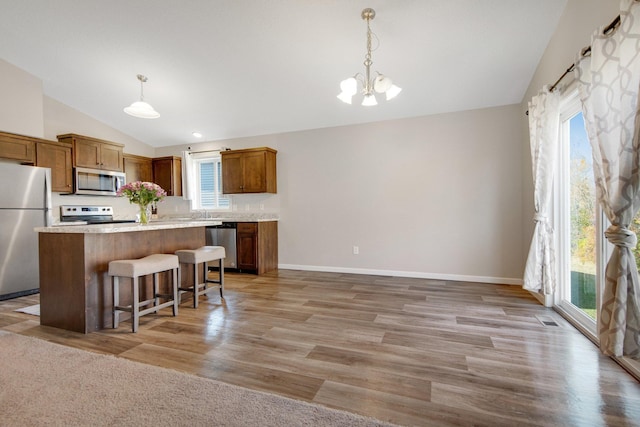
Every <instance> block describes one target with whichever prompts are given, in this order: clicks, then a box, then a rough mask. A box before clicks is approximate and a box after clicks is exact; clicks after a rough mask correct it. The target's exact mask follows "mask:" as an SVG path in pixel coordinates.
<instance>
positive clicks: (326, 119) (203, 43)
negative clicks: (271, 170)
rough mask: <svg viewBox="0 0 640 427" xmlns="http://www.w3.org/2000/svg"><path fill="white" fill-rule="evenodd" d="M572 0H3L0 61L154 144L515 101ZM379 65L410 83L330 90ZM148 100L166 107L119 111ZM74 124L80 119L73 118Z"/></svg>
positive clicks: (0, 4) (64, 100)
mask: <svg viewBox="0 0 640 427" xmlns="http://www.w3.org/2000/svg"><path fill="white" fill-rule="evenodd" d="M565 4H566V0H534V1H532V0H349V1H345V0H182V1H176V0H109V1H105V0H82V1H79V0H55V1H52V0H19V1H18V0H0V58H2V59H4V60H6V61H8V62H10V63H12V64H14V65H16V66H17V67H19V68H21V69H23V70H26V71H28V72H29V73H31V74H33V75H35V76H37V77H39V78H40V79H42V81H43V85H44V92H45V94H46V95H47V96H49V97H51V98H54V99H56V100H58V101H60V102H62V103H64V104H67V105H69V106H71V107H73V108H76V109H78V110H80V111H82V112H84V113H86V114H88V115H90V116H92V117H94V118H96V119H98V120H100V121H102V122H104V123H106V124H108V125H110V126H112V127H114V128H116V129H118V130H120V131H122V132H124V133H126V134H128V135H131V136H132V137H134V138H137V139H139V140H140V141H143V142H145V143H147V144H150V145H152V146H155V147H160V146H167V145H175V144H184V143H192V142H196V141H197V140H196V139H195V138H194V137H193V136H192V135H191V132H193V131H195V130H198V131H200V132H201V133H202V134H203V135H204V137H203V138H202V141H213V140H220V139H227V138H235V137H243V136H254V135H265V134H272V133H279V132H287V131H296V130H304V129H315V128H323V127H331V126H340V125H348V124H355V123H365V122H372V121H379V120H388V119H396V118H403V117H415V116H421V115H429V114H435V113H442V112H451V111H461V110H468V109H475V108H483V107H490V106H498V105H507V104H513V103H519V102H521V101H522V97H523V95H524V93H525V91H526V89H527V86H528V84H529V81H530V80H531V77H532V76H533V73H534V71H535V68H536V66H537V64H538V62H539V60H540V57H541V56H542V53H543V52H544V49H545V48H546V46H547V43H548V42H549V39H550V37H551V35H552V34H553V32H554V30H555V28H556V26H557V24H558V21H559V18H560V15H561V13H562V11H563V9H564V6H565ZM366 7H372V8H374V9H375V10H376V18H375V19H374V20H373V21H372V22H371V27H372V30H373V32H374V33H376V34H377V36H378V38H379V42H380V43H379V47H378V49H377V50H376V51H374V52H373V63H374V64H373V66H372V70H377V71H380V72H381V73H384V74H386V75H387V76H388V77H391V78H392V79H393V80H394V82H395V83H396V84H397V85H399V86H400V87H402V88H403V91H402V93H401V94H400V95H399V96H398V97H397V98H396V99H394V100H392V101H389V102H387V101H384V100H382V97H380V96H379V97H378V98H379V105H378V106H376V107H362V106H361V105H359V100H356V99H354V105H347V104H344V103H342V102H341V101H339V100H338V99H337V98H336V95H337V94H338V92H339V83H340V81H341V80H343V79H345V78H347V77H350V76H352V75H354V74H355V73H357V72H363V71H364V66H363V65H362V62H363V60H364V54H365V47H366V38H365V37H366V24H365V21H363V20H362V19H361V18H360V12H361V11H362V9H364V8H366ZM137 74H144V75H146V76H147V77H148V79H149V81H148V82H147V83H146V84H145V85H144V94H145V100H146V101H147V102H149V103H150V104H151V105H153V106H154V108H155V109H156V110H157V111H158V112H159V113H160V114H161V117H160V118H159V119H155V120H145V119H137V118H133V117H131V116H128V115H126V114H125V113H124V112H123V111H122V109H123V108H124V107H126V106H128V105H129V104H130V103H131V102H133V101H135V100H137V99H138V98H139V95H140V84H139V82H138V80H137V79H136V75H137ZM68 131H69V132H73V129H69V130H68Z"/></svg>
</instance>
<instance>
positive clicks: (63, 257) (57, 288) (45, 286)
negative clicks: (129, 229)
mask: <svg viewBox="0 0 640 427" xmlns="http://www.w3.org/2000/svg"><path fill="white" fill-rule="evenodd" d="M38 242H39V249H38V251H39V263H40V324H41V325H45V326H53V327H56V328H61V329H66V330H69V331H75V332H82V333H86V332H87V330H86V319H85V277H86V276H85V270H84V265H85V262H84V235H83V234H75V233H74V234H71V233H69V234H66V233H60V234H58V233H39V236H38Z"/></svg>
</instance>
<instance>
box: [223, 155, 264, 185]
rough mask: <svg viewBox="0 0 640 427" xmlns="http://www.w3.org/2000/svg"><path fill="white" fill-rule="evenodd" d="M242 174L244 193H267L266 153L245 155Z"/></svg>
mask: <svg viewBox="0 0 640 427" xmlns="http://www.w3.org/2000/svg"><path fill="white" fill-rule="evenodd" d="M223 170H224V168H223ZM242 172H243V182H242V192H243V193H265V192H266V191H267V184H266V183H267V170H266V153H265V152H257V153H244V154H243V156H242Z"/></svg>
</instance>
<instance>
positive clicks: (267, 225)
mask: <svg viewBox="0 0 640 427" xmlns="http://www.w3.org/2000/svg"><path fill="white" fill-rule="evenodd" d="M236 243H237V250H238V269H239V270H247V271H253V272H256V273H258V274H263V273H266V272H268V271H271V270H276V269H277V268H278V222H277V221H265V222H239V223H238V229H237V235H236Z"/></svg>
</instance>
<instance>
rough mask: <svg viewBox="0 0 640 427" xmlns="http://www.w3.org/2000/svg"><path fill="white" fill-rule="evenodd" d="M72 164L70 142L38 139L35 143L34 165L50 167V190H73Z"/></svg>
mask: <svg viewBox="0 0 640 427" xmlns="http://www.w3.org/2000/svg"><path fill="white" fill-rule="evenodd" d="M72 165H73V163H72V161H71V145H70V144H65V143H62V142H55V141H38V143H37V144H36V166H40V167H43V168H50V169H51V191H55V192H58V193H71V192H72V191H73V166H72Z"/></svg>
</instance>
